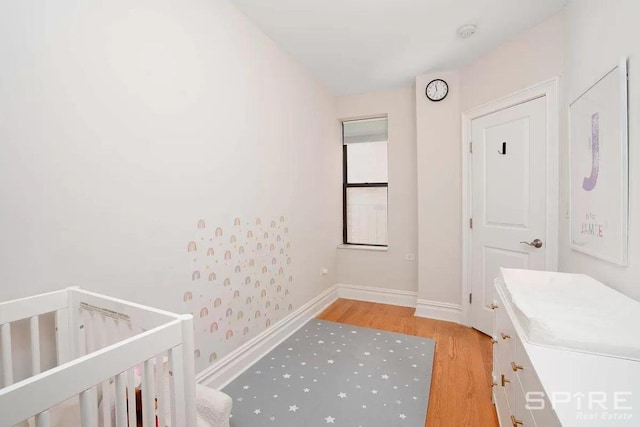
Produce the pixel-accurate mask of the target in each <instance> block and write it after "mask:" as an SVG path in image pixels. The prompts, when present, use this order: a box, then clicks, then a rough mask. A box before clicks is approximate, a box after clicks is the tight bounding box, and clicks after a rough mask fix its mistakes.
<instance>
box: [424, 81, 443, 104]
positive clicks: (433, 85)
mask: <svg viewBox="0 0 640 427" xmlns="http://www.w3.org/2000/svg"><path fill="white" fill-rule="evenodd" d="M425 93H426V95H427V98H429V99H430V100H431V101H442V100H443V99H444V98H445V97H446V96H447V94H448V93H449V85H447V82H445V81H444V80H441V79H435V80H431V81H430V82H429V84H428V85H427V89H426V90H425Z"/></svg>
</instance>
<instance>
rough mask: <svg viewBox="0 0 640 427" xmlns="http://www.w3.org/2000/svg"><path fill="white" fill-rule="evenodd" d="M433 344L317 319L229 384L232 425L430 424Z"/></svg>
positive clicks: (370, 426)
mask: <svg viewBox="0 0 640 427" xmlns="http://www.w3.org/2000/svg"><path fill="white" fill-rule="evenodd" d="M433 347H434V346H433V341H432V340H426V339H423V338H419V337H411V336H404V335H399V334H391V333H387V332H378V331H375V330H372V329H366V328H356V327H351V326H344V325H341V324H338V323H333V322H325V321H311V322H309V323H307V324H306V325H305V326H304V327H303V328H302V329H301V330H299V331H297V332H296V333H294V334H293V335H292V336H291V337H290V338H288V339H287V340H285V341H284V342H283V343H282V344H280V345H279V346H277V347H276V348H275V349H274V350H272V351H271V352H270V353H269V354H268V355H267V356H265V357H264V358H263V359H261V360H260V361H258V362H257V363H256V364H255V365H254V366H253V367H252V368H250V369H248V370H247V371H245V372H244V373H242V374H241V375H240V376H239V377H238V378H237V379H236V380H234V381H232V382H231V383H230V384H229V385H228V386H226V387H225V389H224V391H225V392H226V393H228V394H229V395H231V396H232V397H233V400H234V408H233V420H234V421H233V423H232V425H233V426H236V427H238V426H241V427H266V426H267V425H271V426H278V427H300V426H304V427H319V426H320V425H327V424H334V425H340V426H345V427H357V426H359V425H361V426H368V427H376V426H391V425H393V426H398V427H423V426H424V419H425V414H426V408H427V403H428V401H427V398H428V387H429V384H430V382H431V377H430V372H431V366H432V363H433ZM423 354H424V355H426V356H422V355H423ZM265 375H267V376H266V378H265ZM310 385H317V387H314V388H313V389H311V388H310V387H309V386H310ZM327 409H329V410H330V411H332V412H333V413H327V412H328V411H327ZM324 411H327V412H324Z"/></svg>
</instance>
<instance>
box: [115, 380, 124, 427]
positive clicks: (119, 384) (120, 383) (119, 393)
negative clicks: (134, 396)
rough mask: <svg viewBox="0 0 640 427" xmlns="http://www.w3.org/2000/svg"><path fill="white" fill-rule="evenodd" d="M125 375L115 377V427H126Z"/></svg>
mask: <svg viewBox="0 0 640 427" xmlns="http://www.w3.org/2000/svg"><path fill="white" fill-rule="evenodd" d="M126 393H127V374H126V373H124V372H123V373H122V374H120V375H117V376H116V419H115V421H116V427H127V394H126Z"/></svg>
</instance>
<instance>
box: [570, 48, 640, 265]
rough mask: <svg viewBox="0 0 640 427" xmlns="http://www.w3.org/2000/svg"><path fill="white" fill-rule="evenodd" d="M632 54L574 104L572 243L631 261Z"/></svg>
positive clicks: (596, 253) (619, 260)
mask: <svg viewBox="0 0 640 427" xmlns="http://www.w3.org/2000/svg"><path fill="white" fill-rule="evenodd" d="M628 114H629V113H628V73H627V58H622V59H621V60H620V62H619V63H618V64H617V65H616V66H615V67H614V68H613V69H611V70H610V71H609V72H607V73H606V74H605V75H604V76H603V77H602V78H600V79H599V80H598V81H596V82H595V83H594V84H593V85H592V86H590V87H589V88H588V89H587V90H585V91H584V92H582V94H580V95H579V96H578V97H577V98H576V99H575V100H574V101H573V102H571V104H569V159H570V171H569V174H570V194H569V198H570V209H569V222H570V246H571V248H572V249H573V250H575V251H579V252H582V253H585V254H588V255H590V256H593V257H596V258H599V259H602V260H605V261H607V262H610V263H612V264H615V265H619V266H626V265H627V263H628V222H629V155H628V150H629V133H628V126H629V124H628V120H629V119H628Z"/></svg>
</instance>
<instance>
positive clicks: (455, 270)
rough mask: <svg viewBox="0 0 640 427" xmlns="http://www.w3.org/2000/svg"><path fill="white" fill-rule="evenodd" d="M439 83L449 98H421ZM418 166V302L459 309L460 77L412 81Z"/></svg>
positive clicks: (424, 77)
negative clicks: (443, 83) (444, 85)
mask: <svg viewBox="0 0 640 427" xmlns="http://www.w3.org/2000/svg"><path fill="white" fill-rule="evenodd" d="M435 78H441V79H443V80H445V81H446V82H447V83H448V85H449V94H448V95H447V97H446V98H445V99H443V100H442V101H439V102H431V101H429V100H428V99H427V97H426V96H425V88H426V86H427V84H428V83H429V82H430V81H431V80H433V79H435ZM415 90H416V129H417V130H416V137H417V146H418V152H417V164H418V242H419V249H418V261H419V263H418V298H420V299H423V300H429V301H438V302H448V303H454V304H459V303H460V293H461V290H460V289H461V288H460V283H461V282H460V280H461V279H460V278H461V276H462V271H461V268H460V266H461V264H460V255H461V254H460V252H461V250H462V247H461V245H460V221H461V219H460V218H461V204H460V201H461V188H462V187H461V186H462V184H461V172H460V145H461V144H460V73H459V72H458V71H450V72H442V73H434V74H427V75H421V76H418V77H416V88H415Z"/></svg>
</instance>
